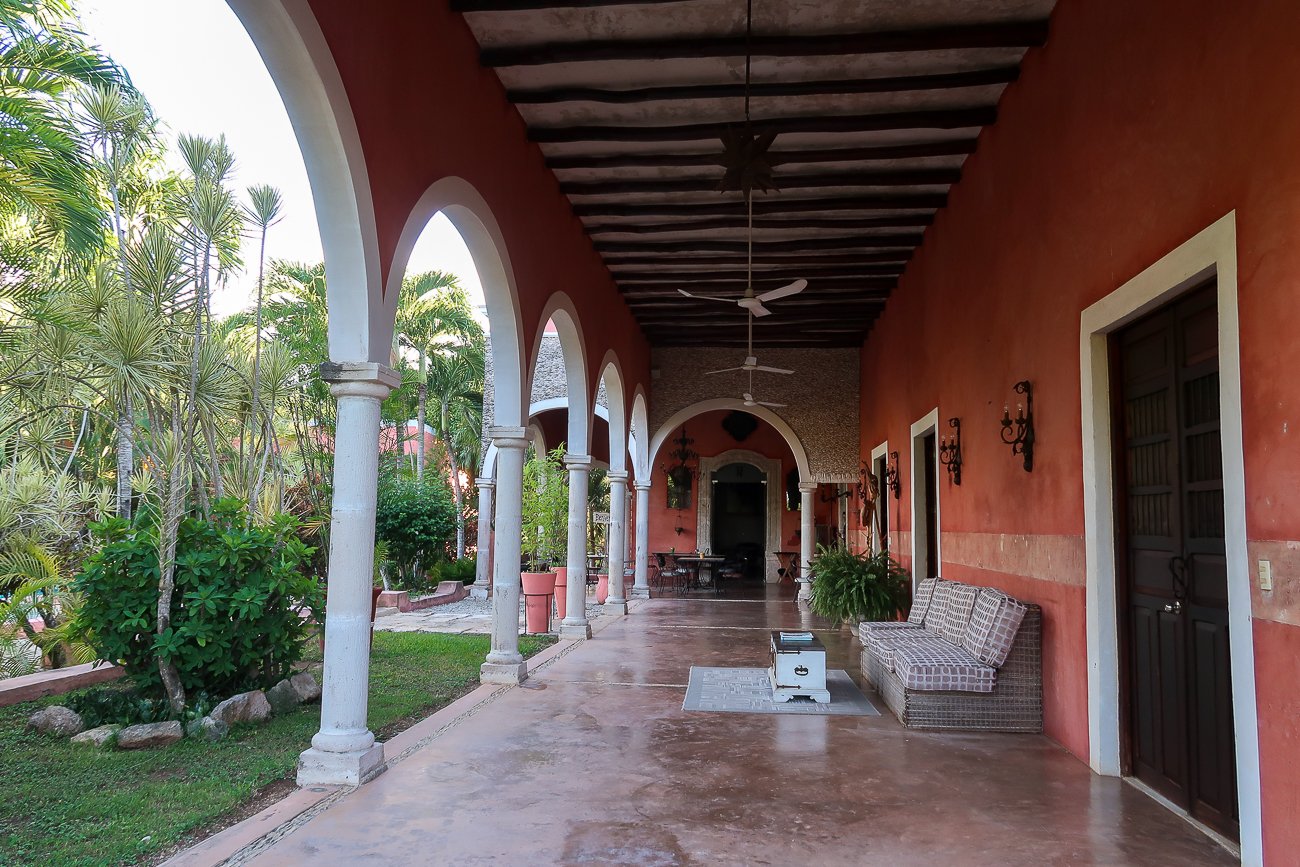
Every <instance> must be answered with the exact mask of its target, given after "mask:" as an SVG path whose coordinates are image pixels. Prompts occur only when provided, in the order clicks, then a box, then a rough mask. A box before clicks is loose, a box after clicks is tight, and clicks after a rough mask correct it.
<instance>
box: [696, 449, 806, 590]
mask: <svg viewBox="0 0 1300 867" xmlns="http://www.w3.org/2000/svg"><path fill="white" fill-rule="evenodd" d="M728 464H749V465H751V466H755V467H758V468H759V469H760V470H762V471H763V472H764V473H765V474H766V475H767V482H766V484H767V528H766V532H765V534H764V536H763V538H764V540H765V541H764V547H765V548H766V549H767V550H765V551H764V552H763V577H764V579H765V580H766V581H767V583H769V584H775V583H776V582H778V581H780V580H781V576H780V575H779V574H778V573H777V571H776V570H777V569H779V568H781V565H780V559H779V558H778V557H777V556H776V552H777V551H780V550H781V516H782V509H783V508H784V506H783V504H782V502H781V500H782V495H783V492H784V490H785V478H784V477H783V476H782V475H781V459H780V458H769V457H767V456H766V455H761V454H759V453H758V452H751V451H749V450H747V449H732V450H731V451H726V452H723V453H722V454H718V455H710V456H708V457H702V458H700V483H699V485H698V487H699V496H697V497H696V498H695V546H696V547H697V548H700V549H701V550H704V551H711V550H712V549H713V548H712V546H713V478H712V477H713V473H714V471H715V470H719V469H721V468H722V467H725V466H727V465H728Z"/></svg>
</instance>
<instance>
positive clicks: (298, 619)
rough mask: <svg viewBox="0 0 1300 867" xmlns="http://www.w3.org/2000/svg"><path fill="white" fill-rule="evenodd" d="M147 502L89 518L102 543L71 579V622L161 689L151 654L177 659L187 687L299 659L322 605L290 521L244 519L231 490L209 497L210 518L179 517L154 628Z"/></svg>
mask: <svg viewBox="0 0 1300 867" xmlns="http://www.w3.org/2000/svg"><path fill="white" fill-rule="evenodd" d="M150 514H151V513H150V512H149V511H148V510H142V515H141V516H140V517H139V518H138V519H137V521H136V522H135V523H132V522H128V521H126V520H125V519H122V518H110V519H108V520H106V521H104V522H102V523H100V524H97V525H95V526H94V530H95V532H96V533H97V534H98V535H99V536H100V537H101V538H102V540H103V542H104V547H103V549H102V550H100V551H99V552H98V553H96V554H93V555H91V556H90V557H89V558H87V559H86V561H85V563H84V564H83V569H82V572H81V574H80V575H78V576H77V578H76V581H75V585H74V586H75V588H76V590H77V591H78V592H79V593H80V594H81V596H82V604H81V607H80V608H79V609H78V612H77V616H76V619H75V621H74V623H75V626H76V628H77V629H79V630H80V631H81V632H82V633H83V634H84V635H85V636H86V639H87V641H88V643H89V644H91V646H93V647H94V648H95V650H96V651H97V652H98V653H99V655H100V658H102V659H108V660H119V661H121V662H122V664H123V666H124V667H125V668H126V670H127V674H128V675H129V676H130V677H131V678H132V679H133V681H134V682H135V683H136V685H137V686H138V687H139V688H140V689H141V690H142V691H143V692H144V693H145V694H146V695H150V696H152V695H160V694H161V693H162V683H161V677H160V674H159V671H158V666H157V663H156V660H157V659H158V658H160V657H161V658H162V659H164V660H166V661H168V662H170V663H171V664H173V665H174V666H175V667H176V670H177V672H178V674H179V676H180V680H181V683H182V684H183V685H184V687H185V689H186V691H196V692H204V691H206V692H208V693H211V694H213V695H231V694H233V693H237V692H240V691H242V690H245V689H249V688H254V687H260V686H269V685H271V684H273V683H275V682H276V681H278V680H279V679H281V678H282V677H284V676H285V675H287V674H288V673H289V671H290V669H291V668H292V666H293V665H294V663H296V662H298V660H299V659H301V658H302V653H303V645H304V643H305V641H306V639H307V638H308V637H309V635H310V634H311V631H312V629H313V626H312V625H311V623H310V617H309V616H308V615H310V614H311V613H313V612H319V611H322V610H323V608H324V605H323V602H324V597H323V593H322V588H321V586H320V584H319V583H318V582H317V581H316V580H315V579H313V578H312V577H310V576H309V575H307V574H305V573H304V571H303V567H304V564H305V563H307V561H308V559H309V558H310V556H311V553H312V551H311V548H310V547H308V546H307V545H306V544H304V543H303V542H302V541H301V540H300V539H299V538H298V537H297V535H296V533H297V530H298V524H297V521H296V520H295V519H294V518H291V517H288V516H279V517H278V518H276V519H275V520H274V521H273V522H272V523H271V524H270V525H268V526H259V525H253V526H250V525H249V523H248V521H247V516H246V514H245V510H244V507H243V506H242V504H240V503H239V502H238V501H235V500H218V501H216V502H214V503H213V504H212V518H211V520H204V519H202V518H196V517H190V518H186V519H184V520H183V521H181V524H180V528H179V530H178V535H177V544H176V571H175V587H174V589H173V591H172V598H171V602H172V605H171V624H170V626H169V627H168V628H166V629H163V630H162V631H161V632H157V630H156V626H157V610H158V601H159V599H158V593H159V591H158V575H159V566H158V542H157V530H156V528H155V527H154V525H153V522H152V521H151V520H150Z"/></svg>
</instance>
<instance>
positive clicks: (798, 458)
mask: <svg viewBox="0 0 1300 867" xmlns="http://www.w3.org/2000/svg"><path fill="white" fill-rule="evenodd" d="M718 409H734V410H739V411H741V412H747V413H749V414H750V415H752V416H754V417H755V418H761V419H762V420H763V421H765V422H767V423H768V424H770V425H771V426H772V427H774V428H776V431H777V433H779V434H781V438H782V439H784V440H785V442H786V445H788V446H789V447H790V452H791V453H792V454H793V455H794V462H795V466H797V467H798V468H799V481H800V482H802V483H811V482H812V481H813V478H812V471H811V470H810V469H809V467H808V453H807V451H806V450H805V449H804V447H803V443H802V442H800V440H799V435H798V434H796V433H795V432H794V429H793V428H791V427H790V425H788V424H786V422H785V419H783V418H781V417H780V416H779V415H777V414H776V413H774V412H772V410H770V409H768V408H767V407H765V406H745V402H744V401H743V400H739V399H738V398H733V397H718V398H713V399H711V400H702V401H700V402H699V403H693V404H691V405H690V406H688V407H685V408H684V409H680V410H678V411H677V412H675V413H673V415H672V416H671V417H670V418H669V419H668V420H667V421H666V422H664V423H663V424H662V425H661V426H660V427H659V430H658V431H656V432H655V435H654V438H653V439H652V440H651V441H650V450H649V453H648V455H647V456H646V468H647V478H648V477H649V473H648V470H649V465H650V462H651V461H653V460H654V456H655V455H656V454H658V453H659V449H660V448H661V447H662V446H663V444H664V442H665V441H666V440H667V439H668V437H670V436H672V432H673V431H674V430H676V429H677V428H679V427H681V426H682V425H683V424H685V423H686V422H688V421H690V420H691V419H692V418H694V417H695V416H697V415H700V414H702V413H706V412H711V411H713V410H718Z"/></svg>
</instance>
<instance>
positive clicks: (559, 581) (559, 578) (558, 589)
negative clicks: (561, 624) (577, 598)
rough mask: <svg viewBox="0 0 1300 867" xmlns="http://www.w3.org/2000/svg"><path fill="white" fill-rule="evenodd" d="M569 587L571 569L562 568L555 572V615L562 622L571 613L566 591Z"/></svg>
mask: <svg viewBox="0 0 1300 867" xmlns="http://www.w3.org/2000/svg"><path fill="white" fill-rule="evenodd" d="M568 586H569V567H568V566H560V567H559V568H557V569H556V570H555V615H556V616H557V617H559V618H560V619H561V620H563V619H564V616H565V614H567V613H568V611H569V597H568V595H567V594H566V592H565V591H566V590H567V589H568Z"/></svg>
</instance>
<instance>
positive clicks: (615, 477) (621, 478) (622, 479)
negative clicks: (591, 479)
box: [605, 470, 628, 485]
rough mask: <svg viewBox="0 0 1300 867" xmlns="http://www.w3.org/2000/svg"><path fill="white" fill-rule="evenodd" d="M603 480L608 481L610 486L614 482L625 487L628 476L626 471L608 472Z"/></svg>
mask: <svg viewBox="0 0 1300 867" xmlns="http://www.w3.org/2000/svg"><path fill="white" fill-rule="evenodd" d="M605 478H607V479H609V483H610V484H611V485H612V484H614V483H615V482H618V483H621V484H624V485H626V484H627V478H628V476H627V471H626V470H610V471H609V472H607V473H605Z"/></svg>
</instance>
